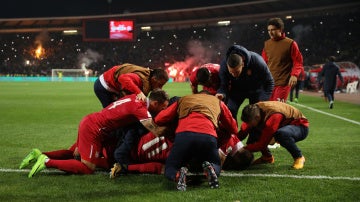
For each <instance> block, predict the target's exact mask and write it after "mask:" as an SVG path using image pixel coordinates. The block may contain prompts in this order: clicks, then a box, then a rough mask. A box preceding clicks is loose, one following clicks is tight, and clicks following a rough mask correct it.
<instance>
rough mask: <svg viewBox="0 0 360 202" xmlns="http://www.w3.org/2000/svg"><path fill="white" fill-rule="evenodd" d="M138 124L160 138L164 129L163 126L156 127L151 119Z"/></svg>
mask: <svg viewBox="0 0 360 202" xmlns="http://www.w3.org/2000/svg"><path fill="white" fill-rule="evenodd" d="M140 123H141V124H142V125H143V126H144V127H145V128H146V129H148V130H149V131H150V132H152V133H153V134H154V135H155V136H156V137H159V136H162V135H163V134H164V132H165V129H166V127H165V126H158V125H157V124H156V123H155V122H154V120H153V119H152V118H148V119H143V120H140Z"/></svg>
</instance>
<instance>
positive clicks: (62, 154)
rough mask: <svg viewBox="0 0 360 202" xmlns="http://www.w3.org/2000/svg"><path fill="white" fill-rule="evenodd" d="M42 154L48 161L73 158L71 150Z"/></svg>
mask: <svg viewBox="0 0 360 202" xmlns="http://www.w3.org/2000/svg"><path fill="white" fill-rule="evenodd" d="M44 154H45V155H46V156H47V157H49V158H50V159H59V160H60V159H62V160H65V159H73V158H74V154H73V151H71V150H66V149H63V150H57V151H49V152H44Z"/></svg>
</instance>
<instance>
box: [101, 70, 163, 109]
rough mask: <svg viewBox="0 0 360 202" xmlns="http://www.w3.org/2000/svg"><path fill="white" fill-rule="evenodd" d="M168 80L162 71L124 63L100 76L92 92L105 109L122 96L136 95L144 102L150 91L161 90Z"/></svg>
mask: <svg viewBox="0 0 360 202" xmlns="http://www.w3.org/2000/svg"><path fill="white" fill-rule="evenodd" d="M168 80H169V76H168V74H167V72H166V71H165V70H164V69H149V68H145V67H141V66H137V65H134V64H129V63H125V64H122V65H117V66H114V67H112V68H110V69H109V70H107V71H106V72H104V73H103V74H101V75H100V76H99V78H98V79H97V80H96V81H95V83H94V91H95V94H96V96H97V97H98V99H99V100H100V102H101V104H102V106H103V107H104V108H105V107H106V106H108V105H109V104H110V103H112V102H113V101H115V100H116V99H119V98H121V97H123V96H124V95H129V94H136V95H137V98H138V99H140V100H145V99H146V96H148V94H149V92H150V91H152V90H153V89H156V88H160V89H161V88H162V87H163V86H164V85H165V83H166V82H167V81H168Z"/></svg>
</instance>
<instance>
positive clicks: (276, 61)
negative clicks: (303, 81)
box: [261, 18, 304, 102]
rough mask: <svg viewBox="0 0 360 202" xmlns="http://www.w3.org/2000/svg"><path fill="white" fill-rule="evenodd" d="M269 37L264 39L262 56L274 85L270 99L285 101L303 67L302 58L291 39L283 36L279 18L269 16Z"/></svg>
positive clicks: (281, 22)
mask: <svg viewBox="0 0 360 202" xmlns="http://www.w3.org/2000/svg"><path fill="white" fill-rule="evenodd" d="M267 30H268V33H269V36H270V39H268V40H267V41H265V44H264V48H263V50H262V53H261V55H262V57H263V58H264V60H265V62H266V64H267V65H268V66H269V69H270V72H271V74H272V77H273V78H274V82H275V87H274V90H273V92H272V94H271V97H270V100H272V101H281V102H286V99H287V97H288V95H289V93H290V90H291V88H292V87H294V86H295V85H296V83H297V78H298V77H299V74H300V72H301V69H303V68H304V67H303V58H302V55H301V52H300V50H299V47H298V45H297V43H296V41H294V40H293V39H290V38H288V37H286V36H285V32H284V22H283V21H282V20H281V18H271V19H269V20H268V23H267Z"/></svg>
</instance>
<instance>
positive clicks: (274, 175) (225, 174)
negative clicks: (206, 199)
mask: <svg viewBox="0 0 360 202" xmlns="http://www.w3.org/2000/svg"><path fill="white" fill-rule="evenodd" d="M0 172H2V173H28V172H30V170H29V169H7V168H0ZM41 172H44V173H64V172H63V171H59V170H43V171H41ZM96 173H97V174H106V175H108V174H109V173H108V172H105V171H96ZM144 175H148V174H144ZM149 175H150V174H149ZM190 175H191V174H190ZM221 176H224V177H272V178H296V179H320V180H323V179H325V180H350V181H360V177H344V176H324V175H314V176H312V175H280V174H251V173H248V174H244V173H233V172H224V173H221Z"/></svg>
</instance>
